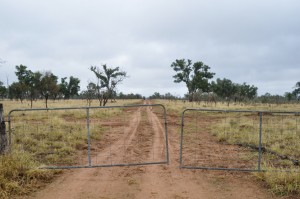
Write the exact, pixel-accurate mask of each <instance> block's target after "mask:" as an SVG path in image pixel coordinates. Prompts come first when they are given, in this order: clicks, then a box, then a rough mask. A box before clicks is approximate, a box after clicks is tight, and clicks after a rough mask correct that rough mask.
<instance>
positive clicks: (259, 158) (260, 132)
mask: <svg viewBox="0 0 300 199" xmlns="http://www.w3.org/2000/svg"><path fill="white" fill-rule="evenodd" d="M261 145H262V112H259V143H258V171H259V172H260V171H261V158H262V146H261Z"/></svg>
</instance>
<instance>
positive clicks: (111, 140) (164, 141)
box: [8, 104, 169, 169]
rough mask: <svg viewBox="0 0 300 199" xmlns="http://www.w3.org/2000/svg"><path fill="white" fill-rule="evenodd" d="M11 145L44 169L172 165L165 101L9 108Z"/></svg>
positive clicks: (12, 148)
mask: <svg viewBox="0 0 300 199" xmlns="http://www.w3.org/2000/svg"><path fill="white" fill-rule="evenodd" d="M8 124H9V145H10V150H11V151H12V152H13V151H14V150H15V149H18V150H15V151H21V152H22V153H24V155H27V156H29V158H34V159H36V160H37V162H38V163H39V164H40V165H42V166H41V168H48V169H68V168H92V167H111V166H132V165H148V164H168V163H169V152H168V132H167V121H166V110H165V107H164V106H163V105H160V104H153V105H128V106H107V107H76V108H51V109H15V110H12V111H10V112H9V115H8Z"/></svg>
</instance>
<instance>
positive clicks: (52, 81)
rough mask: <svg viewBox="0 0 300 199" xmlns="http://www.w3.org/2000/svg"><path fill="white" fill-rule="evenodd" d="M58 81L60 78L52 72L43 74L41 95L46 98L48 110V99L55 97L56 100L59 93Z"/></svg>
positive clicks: (40, 85)
mask: <svg viewBox="0 0 300 199" xmlns="http://www.w3.org/2000/svg"><path fill="white" fill-rule="evenodd" d="M57 79H58V77H57V76H55V75H54V74H53V73H52V72H50V71H48V72H45V73H43V74H42V77H41V81H40V84H39V91H40V94H41V95H42V96H43V97H44V98H45V103H46V108H48V99H49V98H50V97H53V98H54V99H55V98H56V96H57V95H58V93H59V87H58V85H57Z"/></svg>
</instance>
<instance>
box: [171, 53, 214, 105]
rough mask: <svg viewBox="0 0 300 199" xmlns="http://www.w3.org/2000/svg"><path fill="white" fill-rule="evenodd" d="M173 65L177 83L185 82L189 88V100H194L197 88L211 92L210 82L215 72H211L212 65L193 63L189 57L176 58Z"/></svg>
mask: <svg viewBox="0 0 300 199" xmlns="http://www.w3.org/2000/svg"><path fill="white" fill-rule="evenodd" d="M171 67H172V68H173V70H174V71H175V72H176V75H174V76H173V78H174V82H175V83H180V82H184V83H185V84H186V86H187V89H188V95H189V101H193V95H194V94H195V92H197V90H201V91H202V92H209V87H210V83H209V80H210V79H212V78H213V77H214V75H215V73H212V72H210V71H209V70H210V67H209V66H208V65H205V64H204V63H203V62H201V61H199V62H195V63H194V64H193V63H192V60H190V59H188V60H187V61H186V60H185V59H176V60H175V62H173V63H172V64H171Z"/></svg>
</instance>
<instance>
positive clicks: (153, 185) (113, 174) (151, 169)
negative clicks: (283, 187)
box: [21, 108, 276, 199]
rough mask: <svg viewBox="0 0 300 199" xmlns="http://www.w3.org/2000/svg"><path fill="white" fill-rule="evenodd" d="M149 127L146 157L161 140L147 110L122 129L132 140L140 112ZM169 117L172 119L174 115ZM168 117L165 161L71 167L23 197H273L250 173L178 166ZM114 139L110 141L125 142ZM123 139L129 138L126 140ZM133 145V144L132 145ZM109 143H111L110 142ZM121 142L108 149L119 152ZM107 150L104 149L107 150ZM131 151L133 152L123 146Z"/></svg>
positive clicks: (176, 138)
mask: <svg viewBox="0 0 300 199" xmlns="http://www.w3.org/2000/svg"><path fill="white" fill-rule="evenodd" d="M142 113H143V114H144V117H147V118H148V121H149V123H150V124H151V125H152V126H153V128H152V129H153V133H154V134H153V135H152V136H153V137H154V139H153V141H151V147H150V148H149V146H147V145H143V144H140V147H146V148H147V150H146V149H145V155H147V154H148V156H147V157H149V158H150V156H151V155H149V154H154V156H157V157H163V155H164V151H163V149H162V150H155V149H156V148H159V146H162V145H163V144H164V142H165V140H164V139H160V138H163V136H159V135H161V134H163V133H164V131H163V129H164V127H163V125H162V124H161V122H160V120H159V119H158V117H157V116H156V114H155V113H154V112H153V111H152V109H151V108H146V109H138V110H136V111H135V112H134V113H133V114H131V115H132V118H130V119H131V120H132V121H135V122H133V124H136V125H137V126H136V125H130V126H129V127H128V129H126V135H127V139H129V141H130V142H134V140H135V137H136V136H138V133H137V131H138V129H139V128H140V127H139V126H138V125H139V124H140V122H139V121H140V120H141V117H142V116H141V115H142ZM173 119H174V118H173ZM171 120H172V118H169V121H168V123H169V124H170V125H169V126H168V129H169V152H170V164H169V165H148V166H133V167H112V168H93V169H74V170H68V171H66V172H64V174H62V175H61V176H60V177H58V178H57V179H56V180H55V181H54V182H53V183H51V184H49V185H47V186H46V187H45V188H44V189H43V190H40V191H38V192H36V193H33V194H31V195H30V196H26V197H25V196H22V197H21V198H27V199H33V198H37V199H69V198H70V199H95V198H99V199H113V198H175V199H193V198H195V199H196V198H197V199H198V198H203V199H210V198H211V199H217V198H233V199H234V198H253V199H254V198H260V199H268V198H276V197H275V196H273V195H272V194H271V193H269V192H268V191H267V190H266V189H265V188H263V187H262V185H260V184H259V183H258V182H257V181H256V180H255V179H254V177H253V176H252V175H251V174H247V173H236V172H219V171H201V170H196V171H193V170H184V169H179V168H178V165H179V164H178V160H179V133H178V129H179V128H178V125H176V122H174V120H173V121H171ZM122 139H123V138H122V137H116V140H115V143H118V142H124V140H122ZM127 141H128V140H127ZM135 144H136V143H135ZM215 144H216V145H217V144H218V143H215ZM113 146H114V145H113ZM119 146H120V145H118V144H116V145H115V147H114V148H113V150H114V151H118V150H119V148H118V147H119ZM109 151H111V148H110V149H109V148H104V149H103V151H102V153H108V152H109ZM128 151H129V152H130V151H131V152H132V153H133V150H131V149H128Z"/></svg>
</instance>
